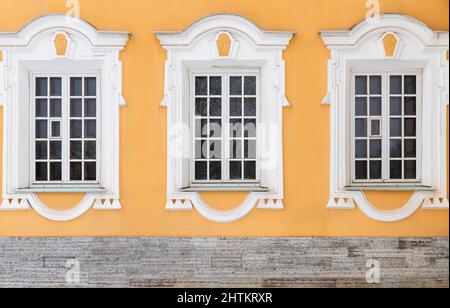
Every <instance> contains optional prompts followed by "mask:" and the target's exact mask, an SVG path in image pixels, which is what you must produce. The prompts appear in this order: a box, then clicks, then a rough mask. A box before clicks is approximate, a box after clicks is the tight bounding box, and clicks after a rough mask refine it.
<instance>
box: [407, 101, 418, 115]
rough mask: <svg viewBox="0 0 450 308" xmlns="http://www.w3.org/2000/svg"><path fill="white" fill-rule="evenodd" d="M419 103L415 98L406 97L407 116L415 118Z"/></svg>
mask: <svg viewBox="0 0 450 308" xmlns="http://www.w3.org/2000/svg"><path fill="white" fill-rule="evenodd" d="M416 109H417V102H416V98H415V97H405V115H407V116H415V115H416V112H417V110H416Z"/></svg>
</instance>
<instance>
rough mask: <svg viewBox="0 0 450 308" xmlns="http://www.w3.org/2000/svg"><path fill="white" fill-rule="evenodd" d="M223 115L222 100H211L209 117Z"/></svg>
mask: <svg viewBox="0 0 450 308" xmlns="http://www.w3.org/2000/svg"><path fill="white" fill-rule="evenodd" d="M221 115H222V99H221V98H211V99H210V102H209V116H211V117H220V116H221Z"/></svg>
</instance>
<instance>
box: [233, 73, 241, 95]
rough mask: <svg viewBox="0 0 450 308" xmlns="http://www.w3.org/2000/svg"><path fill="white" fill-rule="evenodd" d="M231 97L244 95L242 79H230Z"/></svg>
mask: <svg viewBox="0 0 450 308" xmlns="http://www.w3.org/2000/svg"><path fill="white" fill-rule="evenodd" d="M230 95H239V96H240V95H242V77H230Z"/></svg>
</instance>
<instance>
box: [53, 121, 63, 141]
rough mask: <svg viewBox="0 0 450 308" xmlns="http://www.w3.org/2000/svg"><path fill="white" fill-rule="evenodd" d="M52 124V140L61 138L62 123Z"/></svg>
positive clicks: (55, 122) (54, 122)
mask: <svg viewBox="0 0 450 308" xmlns="http://www.w3.org/2000/svg"><path fill="white" fill-rule="evenodd" d="M51 124H52V135H51V136H52V138H59V137H61V123H60V122H59V121H53V122H51Z"/></svg>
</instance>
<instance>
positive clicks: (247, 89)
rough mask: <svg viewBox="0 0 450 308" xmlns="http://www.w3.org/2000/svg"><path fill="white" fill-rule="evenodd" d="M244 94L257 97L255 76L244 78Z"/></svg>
mask: <svg viewBox="0 0 450 308" xmlns="http://www.w3.org/2000/svg"><path fill="white" fill-rule="evenodd" d="M244 94H245V95H256V77H254V76H246V77H244Z"/></svg>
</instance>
